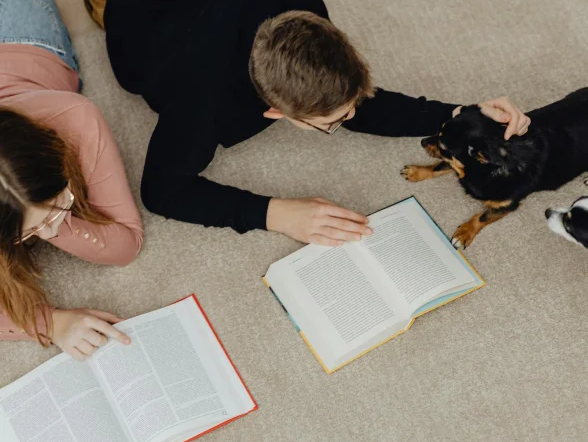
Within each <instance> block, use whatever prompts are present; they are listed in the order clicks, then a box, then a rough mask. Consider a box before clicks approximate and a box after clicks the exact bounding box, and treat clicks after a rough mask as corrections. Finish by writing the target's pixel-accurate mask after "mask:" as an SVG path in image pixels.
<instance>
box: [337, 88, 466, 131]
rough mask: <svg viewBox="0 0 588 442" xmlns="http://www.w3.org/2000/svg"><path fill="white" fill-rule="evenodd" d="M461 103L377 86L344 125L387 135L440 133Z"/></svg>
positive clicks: (348, 127) (353, 129)
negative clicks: (442, 126) (445, 101)
mask: <svg viewBox="0 0 588 442" xmlns="http://www.w3.org/2000/svg"><path fill="white" fill-rule="evenodd" d="M458 106H459V105H458V104H448V103H441V102H440V101H432V100H427V99H426V98H425V97H419V98H413V97H409V96H407V95H403V94H400V93H398V92H390V91H385V90H383V89H379V88H378V89H377V90H376V94H375V96H374V97H373V98H368V99H366V100H364V101H363V103H361V104H360V105H359V106H358V107H357V109H356V113H355V116H354V117H353V118H352V119H350V120H348V121H346V122H345V123H344V124H343V125H344V126H345V127H346V128H347V129H349V130H352V131H355V132H363V133H368V134H372V135H382V136H387V137H417V136H425V135H432V134H435V133H437V131H438V130H439V127H440V126H441V124H442V123H444V122H445V121H447V120H449V119H450V118H451V117H452V112H453V110H455V109H456V108H457V107H458Z"/></svg>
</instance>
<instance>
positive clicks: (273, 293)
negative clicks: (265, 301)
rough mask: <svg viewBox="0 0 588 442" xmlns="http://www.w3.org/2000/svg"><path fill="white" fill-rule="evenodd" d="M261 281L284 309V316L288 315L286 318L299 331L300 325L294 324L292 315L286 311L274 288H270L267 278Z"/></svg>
mask: <svg viewBox="0 0 588 442" xmlns="http://www.w3.org/2000/svg"><path fill="white" fill-rule="evenodd" d="M263 282H264V283H265V285H266V286H267V288H268V289H269V290H270V292H272V295H274V298H275V299H276V301H278V304H280V306H281V307H282V310H284V313H286V316H288V319H290V322H291V323H292V325H293V326H294V328H295V329H296V332H298V333H300V327H298V324H296V321H294V318H293V317H292V315H290V313H289V312H288V310H287V309H286V307H284V304H282V301H280V298H279V297H278V295H276V292H274V289H272V287H271V286H270V285H269V282H267V280H266V279H265V278H263Z"/></svg>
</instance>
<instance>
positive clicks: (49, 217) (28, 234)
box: [15, 191, 74, 244]
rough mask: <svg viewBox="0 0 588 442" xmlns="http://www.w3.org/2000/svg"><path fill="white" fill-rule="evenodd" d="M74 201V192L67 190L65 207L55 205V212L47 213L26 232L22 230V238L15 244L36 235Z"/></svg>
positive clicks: (69, 207)
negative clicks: (45, 216) (67, 198)
mask: <svg viewBox="0 0 588 442" xmlns="http://www.w3.org/2000/svg"><path fill="white" fill-rule="evenodd" d="M73 203H74V194H73V193H71V191H70V192H69V200H68V202H67V204H66V205H65V207H56V208H55V209H54V210H56V209H57V210H56V212H55V213H52V212H53V211H52V212H50V213H49V215H47V218H45V219H44V220H43V221H42V222H41V223H40V224H37V225H36V226H35V227H33V228H31V229H27V230H26V232H23V235H22V238H20V239H17V240H16V241H15V244H19V243H21V242H24V241H26V240H27V239H29V238H31V237H32V236H34V235H36V234H37V233H39V232H40V231H41V230H43V229H45V228H47V227H50V226H51V224H53V223H54V222H55V221H56V220H57V219H59V217H60V216H61V215H63V212H65V211H67V210H69V209H71V206H73Z"/></svg>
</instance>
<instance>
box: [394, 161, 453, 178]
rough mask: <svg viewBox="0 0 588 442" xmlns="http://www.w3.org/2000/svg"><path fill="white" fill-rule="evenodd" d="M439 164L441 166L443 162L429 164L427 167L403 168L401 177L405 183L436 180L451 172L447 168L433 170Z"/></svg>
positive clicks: (451, 170)
mask: <svg viewBox="0 0 588 442" xmlns="http://www.w3.org/2000/svg"><path fill="white" fill-rule="evenodd" d="M441 164H443V162H439V163H437V164H431V165H429V166H404V169H402V172H401V175H402V176H404V179H406V180H407V181H411V182H416V181H423V180H429V179H431V178H437V177H440V176H441V175H446V174H448V173H450V172H453V169H451V168H449V167H448V168H446V169H439V170H435V169H436V168H437V167H438V166H439V165H441Z"/></svg>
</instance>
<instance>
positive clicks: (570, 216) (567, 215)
mask: <svg viewBox="0 0 588 442" xmlns="http://www.w3.org/2000/svg"><path fill="white" fill-rule="evenodd" d="M564 217H565V219H567V220H568V221H569V220H571V219H572V212H568V213H566V214H565V215H564Z"/></svg>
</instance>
